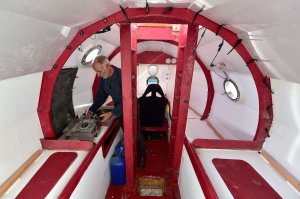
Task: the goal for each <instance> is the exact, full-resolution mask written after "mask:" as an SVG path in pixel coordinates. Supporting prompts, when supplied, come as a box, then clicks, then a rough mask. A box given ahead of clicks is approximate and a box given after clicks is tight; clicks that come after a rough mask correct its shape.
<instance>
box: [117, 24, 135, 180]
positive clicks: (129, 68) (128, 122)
mask: <svg viewBox="0 0 300 199" xmlns="http://www.w3.org/2000/svg"><path fill="white" fill-rule="evenodd" d="M131 29H132V28H131V25H130V24H120V43H121V46H120V49H121V65H122V97H123V120H124V129H123V130H124V143H125V160H126V181H127V185H133V184H134V183H135V181H134V180H135V178H134V173H135V164H134V162H135V157H136V156H135V154H136V147H135V146H136V131H137V129H136V128H137V120H136V114H137V110H136V105H137V100H136V61H137V55H136V47H137V45H136V44H137V42H136V38H135V33H134V31H131Z"/></svg>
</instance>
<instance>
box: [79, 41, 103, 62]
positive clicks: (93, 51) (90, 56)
mask: <svg viewBox="0 0 300 199" xmlns="http://www.w3.org/2000/svg"><path fill="white" fill-rule="evenodd" d="M101 50H102V46H100V45H97V46H94V47H92V48H90V49H89V50H88V51H87V52H86V53H85V55H84V56H83V58H82V60H81V63H82V64H83V65H87V64H89V63H91V61H93V60H94V58H95V57H96V56H97V55H99V54H100V52H101Z"/></svg>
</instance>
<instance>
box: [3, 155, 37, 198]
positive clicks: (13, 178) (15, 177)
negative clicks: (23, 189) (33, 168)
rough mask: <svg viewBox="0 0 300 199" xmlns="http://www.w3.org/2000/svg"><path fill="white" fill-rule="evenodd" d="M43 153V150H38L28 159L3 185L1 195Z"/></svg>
mask: <svg viewBox="0 0 300 199" xmlns="http://www.w3.org/2000/svg"><path fill="white" fill-rule="evenodd" d="M41 154H42V150H38V151H36V152H35V153H34V154H33V155H32V156H31V157H30V158H29V159H28V160H26V161H25V162H24V163H23V164H22V165H21V166H20V167H19V168H18V170H16V171H15V172H14V173H13V174H12V175H11V176H10V177H9V178H8V179H7V180H6V181H5V182H4V183H3V184H2V185H1V186H0V197H1V196H2V195H3V194H5V192H7V190H8V189H9V188H10V187H11V186H12V185H13V184H14V183H15V182H16V181H17V180H18V179H19V178H20V177H21V176H22V175H23V173H24V172H25V171H26V170H27V169H28V168H29V167H30V165H31V164H32V163H33V162H34V161H35V160H36V159H37V158H38V157H40V155H41Z"/></svg>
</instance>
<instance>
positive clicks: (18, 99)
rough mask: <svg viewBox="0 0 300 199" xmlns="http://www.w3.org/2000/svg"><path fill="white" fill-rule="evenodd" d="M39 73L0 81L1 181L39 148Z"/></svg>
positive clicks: (40, 77) (40, 133)
mask: <svg viewBox="0 0 300 199" xmlns="http://www.w3.org/2000/svg"><path fill="white" fill-rule="evenodd" d="M41 80H42V73H35V74H31V75H27V76H22V77H17V78H13V79H7V80H3V81H1V82H0V93H3V95H1V98H0V176H1V178H0V184H2V183H3V182H4V181H5V180H6V179H7V178H8V177H9V176H10V175H12V173H13V172H14V171H15V170H16V169H17V168H19V167H20V166H21V165H22V164H23V163H24V162H25V161H26V160H27V159H28V158H29V157H30V156H31V155H32V154H33V153H34V152H35V151H37V150H38V149H40V148H41V146H40V141H39V139H40V138H42V137H43V135H42V130H41V127H40V122H39V119H38V116H37V106H38V100H39V94H40V86H41Z"/></svg>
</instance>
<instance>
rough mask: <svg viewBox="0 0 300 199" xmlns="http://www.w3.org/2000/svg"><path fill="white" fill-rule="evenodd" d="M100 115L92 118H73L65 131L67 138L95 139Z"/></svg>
mask: <svg viewBox="0 0 300 199" xmlns="http://www.w3.org/2000/svg"><path fill="white" fill-rule="evenodd" d="M98 121H99V117H98V116H97V115H93V116H92V117H90V118H87V117H85V116H81V117H80V118H75V119H73V120H71V121H70V122H69V124H68V126H67V127H66V128H65V129H64V131H63V133H64V135H65V139H66V140H89V141H93V139H94V137H97V135H98V132H99V131H98V129H99V125H98Z"/></svg>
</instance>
